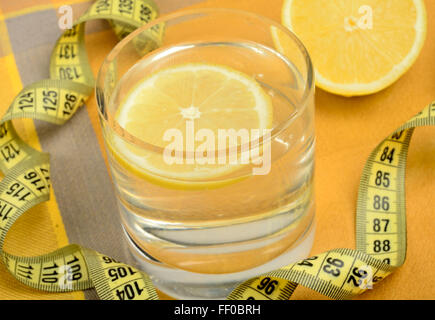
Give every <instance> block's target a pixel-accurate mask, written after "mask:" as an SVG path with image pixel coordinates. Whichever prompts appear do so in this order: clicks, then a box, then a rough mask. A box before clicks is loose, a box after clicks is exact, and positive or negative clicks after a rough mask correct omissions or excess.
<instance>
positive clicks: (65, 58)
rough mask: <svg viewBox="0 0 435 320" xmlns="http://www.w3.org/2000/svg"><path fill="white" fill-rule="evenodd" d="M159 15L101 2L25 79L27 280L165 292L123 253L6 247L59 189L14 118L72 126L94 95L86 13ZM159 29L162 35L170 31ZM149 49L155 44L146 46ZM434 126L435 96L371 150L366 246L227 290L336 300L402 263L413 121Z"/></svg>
mask: <svg viewBox="0 0 435 320" xmlns="http://www.w3.org/2000/svg"><path fill="white" fill-rule="evenodd" d="M157 15H158V11H157V7H156V6H155V4H154V3H153V2H152V1H150V0H98V1H96V2H95V3H94V4H93V5H92V6H91V7H90V8H89V9H88V11H87V12H86V13H85V14H84V15H83V16H82V17H81V18H80V19H79V20H78V21H77V22H76V23H75V25H74V26H73V28H72V29H70V30H68V31H66V32H65V33H64V34H63V35H62V36H61V37H60V39H59V40H58V41H57V43H56V46H55V48H54V50H53V53H52V56H51V60H50V77H51V79H48V80H43V81H39V82H36V83H34V84H31V85H29V86H27V87H25V88H24V89H23V90H22V91H21V92H20V93H19V94H18V96H17V97H16V98H15V99H14V101H13V102H12V104H11V106H10V107H9V109H8V110H7V112H6V114H5V115H4V117H3V118H2V119H1V120H0V170H1V171H2V172H3V173H4V174H5V177H4V178H3V180H2V181H1V182H0V256H1V260H2V261H3V263H5V265H6V267H7V269H8V270H9V271H10V272H11V273H12V274H13V275H14V276H15V278H16V279H17V280H19V281H21V282H22V283H24V284H26V285H28V286H30V287H33V288H35V289H39V290H45V291H49V292H65V291H76V290H85V289H89V288H95V289H96V292H97V294H98V296H99V297H100V298H101V299H114V300H133V299H141V300H145V299H158V295H157V293H156V290H155V288H154V286H153V284H152V282H151V280H150V278H149V277H148V275H146V274H145V273H143V272H141V271H140V270H138V269H136V268H134V267H131V266H128V265H126V264H124V263H121V262H118V261H116V260H115V259H113V258H111V257H108V256H106V255H103V254H101V253H98V252H96V251H94V250H91V249H87V248H83V247H81V246H79V245H69V246H66V247H64V248H62V249H59V250H56V251H54V252H52V253H49V254H45V255H41V256H37V257H19V256H14V255H11V254H9V253H7V252H5V251H3V245H4V240H5V237H6V234H7V232H8V230H9V229H10V228H11V227H12V225H13V224H14V222H15V221H16V220H17V219H18V218H19V217H20V216H21V215H22V214H23V213H25V212H26V211H27V210H29V209H30V208H32V207H33V206H35V205H37V204H39V203H41V202H43V201H47V200H48V199H49V195H50V164H49V155H48V154H47V153H43V152H40V151H37V150H35V149H33V148H31V147H30V146H29V145H27V144H26V143H25V142H24V141H23V140H21V138H20V137H19V136H18V134H17V132H16V130H15V129H14V126H13V124H12V119H17V118H32V119H39V120H44V121H48V122H51V123H55V124H63V123H64V122H66V121H67V120H68V119H69V118H71V116H72V115H73V114H74V113H75V111H76V110H77V109H78V108H79V107H80V106H81V105H82V104H83V103H84V102H85V101H86V100H87V98H88V97H89V96H90V95H91V93H92V90H93V86H94V78H93V75H92V72H91V69H90V65H89V62H88V58H87V55H86V51H85V47H84V26H85V23H86V22H87V21H90V20H94V19H106V20H109V21H110V22H111V25H112V27H113V29H114V31H115V33H116V34H117V35H118V37H119V38H122V37H123V36H124V35H125V34H128V33H129V32H131V31H132V30H134V29H135V28H137V27H139V26H141V25H143V24H144V23H146V22H149V21H151V20H152V19H154V18H156V17H157ZM154 32H155V33H156V34H157V35H159V34H160V35H161V32H163V31H162V30H161V29H160V30H159V28H156V29H155V30H154ZM139 45H140V49H141V50H144V51H146V50H150V49H152V48H153V44H148V45H147V44H145V46H144V43H142V44H138V46H139ZM428 125H435V102H434V103H432V104H431V105H429V106H428V107H426V108H425V109H424V110H423V111H422V112H420V113H419V114H418V115H416V116H415V117H414V118H412V119H411V120H409V121H408V122H406V123H405V124H404V125H402V126H401V127H400V128H398V129H397V130H396V131H395V132H394V133H393V134H391V135H390V136H389V137H387V138H386V139H385V140H384V141H382V142H381V143H380V144H379V145H378V146H377V147H376V148H375V150H374V151H373V152H372V153H371V155H370V157H369V159H368V161H367V163H366V165H365V168H364V171H363V175H362V178H361V182H360V188H359V194H358V203H357V215H356V218H357V219H356V220H357V223H356V238H357V239H356V240H357V241H356V242H357V249H356V250H352V249H335V250H331V251H328V252H325V253H322V254H320V255H317V256H313V257H310V258H308V259H305V260H302V261H300V262H297V263H294V264H291V265H288V266H286V267H283V268H281V269H279V270H276V271H272V272H269V273H267V274H264V275H261V276H259V277H256V278H253V279H250V280H248V281H246V282H244V283H242V284H240V285H239V286H238V287H237V288H236V289H234V291H233V292H232V293H231V294H230V295H229V296H228V299H229V300H237V299H248V300H251V299H271V300H273V299H277V300H287V299H289V298H290V297H291V295H292V294H293V292H294V290H295V289H296V287H297V285H298V284H301V285H303V286H305V287H308V288H311V289H313V290H316V291H318V292H319V293H322V294H324V295H326V296H328V297H331V298H334V299H348V298H352V297H353V296H355V295H357V294H360V293H362V292H364V291H365V290H367V289H369V288H371V286H372V285H373V284H376V283H377V282H379V281H381V280H382V279H384V278H385V277H387V276H388V275H390V274H391V273H392V272H394V270H395V269H396V268H398V267H400V266H401V265H402V264H403V263H404V260H405V254H406V221H405V218H406V217H405V167H406V158H407V152H408V146H409V142H410V140H411V136H412V133H413V131H414V128H416V127H419V126H428Z"/></svg>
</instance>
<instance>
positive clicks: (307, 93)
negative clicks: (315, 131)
mask: <svg viewBox="0 0 435 320" xmlns="http://www.w3.org/2000/svg"><path fill="white" fill-rule="evenodd" d="M213 13H229V14H235V15H240V16H245V17H253V18H255V19H258V20H260V21H263V22H264V23H265V24H268V25H269V26H273V27H275V28H277V29H279V30H281V31H282V32H284V34H285V35H286V36H288V37H289V38H291V40H292V41H293V42H294V43H295V44H296V45H297V47H298V49H299V51H300V53H301V54H302V55H303V57H304V61H305V66H306V69H307V71H306V74H304V75H303V76H304V79H306V80H305V81H304V82H305V84H306V85H305V89H304V93H303V94H302V97H301V99H300V101H299V103H298V104H297V105H296V111H295V112H292V113H291V114H290V115H289V116H288V117H286V118H285V119H284V120H282V121H280V122H279V123H278V125H276V126H275V127H274V128H272V129H271V132H270V135H268V136H267V137H265V136H264V135H261V136H260V137H259V139H257V140H255V141H250V143H251V144H253V145H254V146H258V145H262V144H264V143H266V142H269V141H272V140H273V139H274V138H275V137H276V136H278V135H279V134H280V133H281V132H282V131H283V130H285V129H286V128H287V127H288V126H289V125H291V123H292V121H293V120H294V119H295V118H296V116H297V115H298V114H300V113H301V112H302V111H303V110H304V109H305V108H306V107H307V105H308V101H309V99H310V97H311V95H312V93H313V91H314V88H315V86H314V77H315V75H314V67H313V64H312V61H311V58H310V55H309V53H308V50H307V49H306V47H305V45H304V44H303V43H302V41H301V40H300V39H299V38H298V37H297V36H296V34H294V33H293V32H292V31H291V30H289V29H288V28H286V27H284V26H283V25H282V24H281V23H278V22H277V21H275V20H273V19H270V18H268V17H265V16H263V15H260V14H257V13H253V12H250V11H245V10H240V9H230V8H199V9H188V10H182V11H178V12H174V13H170V14H166V15H163V16H161V17H159V18H157V19H155V20H152V21H150V22H148V23H147V24H145V25H143V26H141V27H139V28H137V29H135V30H134V31H133V32H131V33H130V34H128V35H127V36H126V37H125V38H123V39H122V40H121V41H119V42H118V43H117V44H116V45H115V46H114V47H113V48H112V49H111V50H110V52H109V53H108V54H107V56H106V57H105V59H104V60H103V63H102V64H101V66H100V68H99V70H98V73H97V77H96V85H95V91H96V92H95V96H96V102H97V109H98V113H99V116H100V119H103V121H105V122H106V123H107V124H108V125H109V126H110V128H111V130H113V131H114V132H115V133H116V134H117V135H119V136H120V137H121V138H123V139H125V140H127V141H128V142H129V143H132V144H134V145H136V146H138V147H140V148H144V149H149V150H151V151H154V152H159V153H163V151H164V148H162V147H159V146H155V145H153V144H152V143H148V142H145V141H143V140H142V139H141V138H139V137H136V136H135V135H133V134H131V133H129V132H128V130H127V129H124V128H123V127H122V126H121V125H120V124H119V123H118V121H117V120H115V117H114V116H112V115H111V114H110V112H107V109H106V108H105V102H104V103H103V106H101V101H100V99H101V96H100V94H101V93H100V92H99V91H98V89H99V88H100V87H101V88H102V89H103V92H104V83H105V81H104V79H105V78H106V75H107V71H108V66H109V65H110V63H112V62H113V61H114V59H116V57H117V55H118V53H119V52H121V51H122V49H123V48H124V47H125V46H127V45H128V44H129V43H130V42H131V41H132V40H133V39H134V38H135V37H136V36H138V35H139V34H140V33H142V32H143V31H145V30H147V29H150V28H152V27H153V26H155V25H158V24H161V23H165V22H168V21H171V20H175V19H177V18H180V17H189V16H195V15H198V14H213ZM100 84H101V86H100ZM103 95H104V93H103ZM103 99H104V97H103ZM102 109H103V110H104V112H103V111H102ZM238 147H241V145H238ZM228 149H229V148H228ZM228 149H227V150H228ZM248 149H251V148H249V146H248ZM217 151H219V150H217Z"/></svg>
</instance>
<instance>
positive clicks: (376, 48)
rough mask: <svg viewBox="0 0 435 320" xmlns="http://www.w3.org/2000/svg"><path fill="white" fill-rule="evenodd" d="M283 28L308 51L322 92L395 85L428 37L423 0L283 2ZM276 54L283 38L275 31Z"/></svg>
mask: <svg viewBox="0 0 435 320" xmlns="http://www.w3.org/2000/svg"><path fill="white" fill-rule="evenodd" d="M282 24H283V25H284V26H286V27H287V28H289V29H290V30H292V31H293V32H294V33H295V34H296V35H297V36H298V37H299V38H300V39H301V40H302V42H303V43H304V44H305V46H306V47H307V49H308V51H309V53H310V55H311V58H312V60H313V64H314V66H315V70H316V84H317V86H319V87H320V88H322V89H324V90H326V91H329V92H332V93H336V94H340V95H344V96H357V95H366V94H371V93H375V92H377V91H380V90H382V89H384V88H386V87H387V86H389V85H391V84H392V83H393V82H395V81H396V80H397V79H398V78H399V77H400V76H401V75H403V74H404V73H405V72H406V71H407V70H408V69H409V68H410V67H411V65H412V64H413V63H414V61H415V60H416V59H417V57H418V55H419V53H420V51H421V49H422V47H423V44H424V40H425V37H426V9H425V6H424V2H423V0H400V1H397V0H330V1H321V0H285V1H284V5H283V7H282ZM275 40H276V41H275V42H276V46H277V48H278V50H279V51H281V52H285V51H286V48H287V50H289V48H290V47H289V46H288V45H286V43H285V40H283V37H279V34H277V33H276V32H275Z"/></svg>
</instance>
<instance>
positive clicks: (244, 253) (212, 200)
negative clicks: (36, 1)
mask: <svg viewBox="0 0 435 320" xmlns="http://www.w3.org/2000/svg"><path fill="white" fill-rule="evenodd" d="M96 94H97V100H98V108H99V115H100V120H101V126H102V130H103V134H104V140H105V144H106V150H107V153H108V158H109V163H110V169H111V173H112V177H113V182H114V185H115V189H116V192H117V199H118V205H119V212H120V215H121V221H122V228H123V229H124V231H125V241H126V242H127V243H128V248H129V249H130V251H131V253H132V255H133V257H134V258H135V261H136V264H137V266H138V267H139V268H140V269H142V270H144V271H145V272H147V273H148V274H149V275H150V276H151V278H152V280H153V282H154V284H155V285H156V286H157V288H159V289H160V290H162V291H163V292H165V293H167V294H169V295H171V296H173V297H175V298H183V299H189V298H200V299H221V298H225V297H226V296H227V295H228V294H229V293H230V292H231V290H232V289H233V288H234V287H235V286H236V285H237V284H239V283H240V282H242V281H244V280H247V279H249V278H251V277H254V276H257V275H259V274H262V273H265V272H267V271H271V270H274V269H278V268H280V267H282V266H285V265H287V264H290V263H292V262H295V261H297V260H299V259H302V258H305V257H307V256H308V255H309V252H310V249H311V246H312V242H313V237H314V212H315V209H314V207H315V205H314V195H313V167H314V145H315V136H314V79H313V68H312V65H311V61H310V57H309V55H308V53H307V51H306V49H305V47H304V46H303V44H302V43H301V42H300V41H299V40H298V39H297V37H296V36H295V35H294V34H293V33H291V32H290V31H289V30H287V29H285V28H284V27H283V26H281V25H280V24H278V23H276V22H274V21H272V20H270V19H267V18H264V17H261V16H258V15H256V14H252V13H247V12H243V11H237V10H229V9H202V10H193V11H184V12H182V13H176V14H172V15H168V16H165V17H162V18H160V19H158V20H156V21H154V22H152V23H150V24H147V25H146V26H144V27H142V28H140V29H137V30H136V31H134V32H133V33H131V34H130V35H128V36H127V37H126V38H124V39H123V40H122V41H121V42H120V43H119V44H118V45H117V46H116V47H115V48H114V49H113V51H112V52H111V53H110V54H109V55H108V57H107V58H106V60H105V62H104V63H103V65H102V67H101V70H100V72H99V75H98V80H97V87H96ZM114 240H115V239H114Z"/></svg>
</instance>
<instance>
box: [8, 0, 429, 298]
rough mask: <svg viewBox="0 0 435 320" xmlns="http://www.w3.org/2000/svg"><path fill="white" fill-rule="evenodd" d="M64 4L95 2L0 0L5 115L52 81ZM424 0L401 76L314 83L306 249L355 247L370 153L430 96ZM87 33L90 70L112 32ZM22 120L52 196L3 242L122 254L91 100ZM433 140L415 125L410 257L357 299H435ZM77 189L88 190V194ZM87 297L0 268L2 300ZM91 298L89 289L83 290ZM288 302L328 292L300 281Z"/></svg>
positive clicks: (276, 0)
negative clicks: (48, 163)
mask: <svg viewBox="0 0 435 320" xmlns="http://www.w3.org/2000/svg"><path fill="white" fill-rule="evenodd" d="M156 3H157V4H158V5H159V7H160V9H161V13H162V14H165V13H168V12H171V11H174V10H179V9H181V8H183V7H186V6H187V5H193V6H194V7H228V8H238V9H244V10H248V11H253V12H256V13H259V14H262V15H264V16H267V17H270V18H272V19H275V20H277V21H280V11H281V5H282V0H237V1H233V0H210V1H205V2H203V1H200V0H186V1H182V0H156ZM63 4H70V5H72V7H73V10H74V15H75V17H78V16H79V15H80V14H81V13H82V12H83V11H84V10H85V9H86V8H87V6H89V4H90V1H85V0H70V1H62V0H20V1H9V0H0V101H2V104H1V107H0V108H1V112H5V111H6V109H7V108H8V106H9V103H10V102H11V101H12V99H13V98H14V96H15V95H16V94H17V93H18V92H19V90H20V89H21V88H22V87H23V85H27V84H29V83H31V82H33V81H36V80H39V79H43V78H47V77H48V61H49V53H50V50H51V48H52V46H53V45H54V42H55V40H56V39H57V37H58V36H59V35H60V30H59V29H58V27H57V16H56V9H57V8H58V7H59V6H61V5H63ZM426 6H427V12H428V35H427V41H426V44H425V46H424V48H423V51H422V53H421V56H420V57H419V59H418V60H417V62H416V63H415V65H414V66H413V67H412V68H411V70H410V71H409V72H407V73H406V74H405V75H404V76H403V77H402V78H401V79H400V80H399V81H398V82H397V83H395V84H394V85H393V86H391V87H390V88H388V89H386V90H384V91H382V92H380V93H378V94H375V95H371V96H367V97H361V98H343V97H339V96H335V95H332V94H329V93H326V92H324V91H322V90H319V89H318V90H317V91H316V136H317V149H316V182H315V184H316V201H317V211H316V214H317V216H316V220H317V233H316V237H315V242H314V247H313V249H312V253H313V254H316V253H320V252H323V251H325V250H328V249H332V248H338V247H348V248H354V246H355V231H354V229H355V207H356V199H357V190H358V185H359V179H360V175H361V172H362V169H363V166H364V163H365V161H366V159H367V157H368V156H369V154H370V152H371V150H372V149H373V148H374V147H375V146H376V145H377V143H378V142H380V141H381V140H382V139H383V138H385V137H386V136H387V135H388V134H389V133H391V132H392V131H393V130H394V129H396V128H397V127H398V126H399V125H400V124H402V123H403V122H405V121H406V120H408V119H409V118H411V117H412V116H413V115H414V114H416V113H417V112H418V111H420V110H421V109H422V108H423V107H424V106H426V105H427V104H428V103H430V102H431V101H432V100H435V2H434V1H430V0H426ZM87 33H88V35H87V38H86V44H87V47H88V52H89V57H90V60H91V62H92V67H93V70H94V73H96V72H97V70H98V68H99V66H100V64H101V62H102V60H103V58H104V57H105V55H106V54H107V53H108V52H109V51H110V49H111V48H112V47H113V46H114V45H115V43H116V39H115V37H114V36H113V34H112V33H111V31H110V30H108V28H107V25H106V24H104V23H101V24H98V23H92V24H91V25H90V26H89V27H88V28H87ZM17 123H18V124H17V129H18V130H20V132H21V134H22V137H23V138H24V139H25V141H28V142H30V143H31V145H32V146H34V147H36V148H40V149H41V148H42V149H43V150H45V151H49V152H50V153H51V154H52V167H54V169H52V171H53V170H54V173H52V175H53V177H52V178H53V186H54V194H53V196H52V198H51V200H50V201H49V202H47V203H44V204H41V205H39V206H38V207H36V208H34V209H32V210H31V211H30V212H28V213H26V214H25V215H24V216H23V217H22V218H20V219H19V221H18V222H17V223H16V225H14V227H13V230H12V231H11V233H10V234H9V235H8V238H7V242H6V246H5V249H6V250H7V251H8V252H10V253H14V254H21V255H35V254H40V253H45V252H49V251H52V250H54V249H56V248H58V247H60V246H63V245H65V244H67V243H70V242H75V243H79V244H82V245H84V246H87V247H92V248H94V249H97V250H99V251H101V252H104V253H106V254H108V255H112V256H114V257H116V258H118V259H120V260H122V261H125V262H129V261H128V260H129V257H128V256H127V255H126V254H125V250H124V249H125V248H124V247H123V245H122V244H121V243H120V242H122V237H121V232H120V230H119V229H120V228H119V220H118V218H117V212H116V210H117V209H116V206H115V205H114V202H113V201H114V200H113V189H112V188H111V186H110V178H109V175H108V171H107V168H106V164H107V163H106V156H105V152H104V149H103V144H102V136H101V131H100V128H99V123H98V119H97V108H96V103H95V98H94V97H92V98H91V99H90V100H89V101H88V102H87V104H86V107H84V108H83V110H80V111H79V112H78V114H77V115H76V116H75V117H74V118H73V119H72V120H71V121H70V122H69V123H68V124H66V125H65V126H63V127H59V128H57V127H56V128H53V127H50V126H49V127H47V126H44V125H42V124H41V123H35V124H34V122H33V121H31V120H20V121H17ZM434 137H435V129H434V128H423V129H418V130H417V131H416V133H415V135H414V138H413V140H412V143H411V147H410V150H409V163H408V167H407V168H408V169H407V177H406V191H407V196H406V199H407V210H408V213H407V223H408V254H407V259H406V263H405V265H404V266H403V267H402V268H400V269H399V271H397V272H396V273H394V274H393V275H392V276H391V277H389V278H387V279H386V280H385V281H383V282H382V283H381V284H379V285H378V286H377V287H375V290H373V291H369V292H367V293H365V294H364V295H362V296H360V297H359V298H358V299H434V298H435V271H434V270H435V259H434V258H433V252H434V249H435V243H434V240H435V233H434V232H433V228H434V227H435V223H434V219H432V217H431V215H432V214H433V213H434V205H433V203H434V200H435V197H434V196H435V161H434V160H435V138H434ZM93 146H95V148H93ZM94 149H95V150H94ZM90 177H92V179H90ZM91 180H92V181H91ZM85 184H86V186H84V185H85ZM83 188H85V189H86V188H87V191H88V192H86V193H83ZM107 238H110V239H113V240H112V241H107V240H106V239H107ZM161 296H162V298H167V297H166V296H164V295H163V294H162V295H161ZM84 297H85V295H84V294H83V293H80V292H79V293H66V294H51V293H44V292H38V291H35V290H32V289H29V288H26V287H25V286H23V285H21V284H20V283H18V282H17V281H16V280H15V279H14V278H13V277H12V276H11V275H10V274H8V272H7V271H6V269H5V267H4V266H3V265H0V298H1V299H82V298H84ZM86 297H87V298H92V297H94V296H93V295H92V294H89V293H87V294H86ZM294 298H295V299H323V298H324V297H323V296H321V295H319V294H317V293H315V292H313V291H311V290H308V289H305V288H303V287H301V286H299V287H298V289H297V291H296V293H295V295H294Z"/></svg>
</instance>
